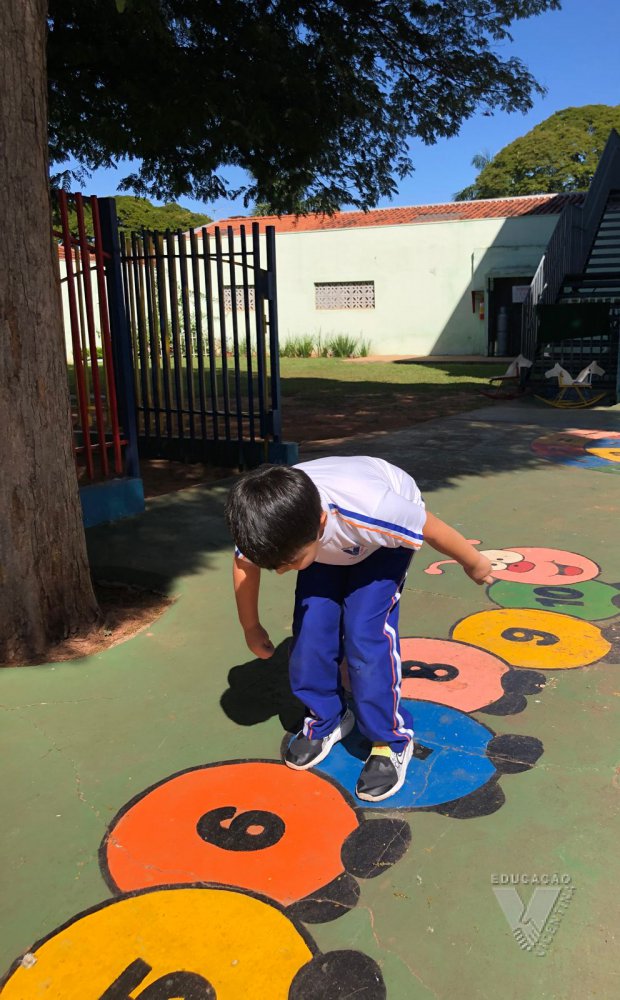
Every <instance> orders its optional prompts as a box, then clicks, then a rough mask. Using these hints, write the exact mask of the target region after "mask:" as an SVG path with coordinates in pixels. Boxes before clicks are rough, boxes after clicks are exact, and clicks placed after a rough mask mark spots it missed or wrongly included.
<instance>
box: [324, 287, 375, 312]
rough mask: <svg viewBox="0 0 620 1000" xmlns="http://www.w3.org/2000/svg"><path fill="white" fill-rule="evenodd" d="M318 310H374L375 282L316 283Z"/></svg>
mask: <svg viewBox="0 0 620 1000" xmlns="http://www.w3.org/2000/svg"><path fill="white" fill-rule="evenodd" d="M314 305H315V308H316V309H374V308H375V283H374V281H316V282H315V283H314Z"/></svg>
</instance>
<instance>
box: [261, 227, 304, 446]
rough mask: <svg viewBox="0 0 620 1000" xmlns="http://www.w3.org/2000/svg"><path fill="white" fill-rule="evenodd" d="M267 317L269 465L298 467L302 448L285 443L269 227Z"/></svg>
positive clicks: (268, 230) (272, 241)
mask: <svg viewBox="0 0 620 1000" xmlns="http://www.w3.org/2000/svg"><path fill="white" fill-rule="evenodd" d="M265 237H266V243H267V272H266V275H267V314H268V316H269V356H270V366H271V433H272V435H273V440H272V441H270V442H269V445H268V458H269V461H270V462H275V463H277V464H280V465H295V463H296V462H298V461H299V446H298V445H297V443H296V442H294V441H283V440H282V409H281V406H282V403H281V400H282V387H281V385H280V340H279V332H278V300H277V285H276V230H275V227H274V226H267V228H266V230H265Z"/></svg>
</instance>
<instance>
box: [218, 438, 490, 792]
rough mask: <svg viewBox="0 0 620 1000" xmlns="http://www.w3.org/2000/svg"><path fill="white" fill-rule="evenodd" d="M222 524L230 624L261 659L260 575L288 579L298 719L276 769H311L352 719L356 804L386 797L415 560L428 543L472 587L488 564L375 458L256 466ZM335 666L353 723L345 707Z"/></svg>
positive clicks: (402, 726) (394, 775)
mask: <svg viewBox="0 0 620 1000" xmlns="http://www.w3.org/2000/svg"><path fill="white" fill-rule="evenodd" d="M226 520H227V523H228V527H229V529H230V532H231V534H232V536H233V539H234V542H235V545H236V553H235V559H234V568H233V581H234V588H235V597H236V601H237V609H238V613H239V621H240V623H241V626H242V628H243V631H244V633H245V640H246V643H247V645H248V647H249V648H250V650H251V651H252V652H253V653H254V655H255V656H258V657H260V658H261V659H267V658H268V657H270V656H271V655H272V654H273V651H274V647H273V645H272V643H271V641H270V639H269V636H268V634H267V632H266V631H265V629H264V628H263V627H262V625H261V623H260V618H259V613H258V592H259V585H260V572H261V569H275V571H276V573H287V572H288V571H289V570H297V572H298V576H297V588H296V592H295V610H294V615H293V641H292V646H291V653H290V661H289V674H290V682H291V688H292V690H293V693H294V694H295V695H296V696H297V697H298V698H299V699H300V701H301V702H303V704H304V705H305V706H306V712H307V714H306V718H305V721H304V727H303V729H302V730H301V732H299V733H298V734H297V736H295V738H294V739H293V740H291V743H290V744H289V747H288V750H287V752H286V756H285V763H286V764H287V765H288V766H289V767H292V768H296V769H297V770H300V771H303V770H306V768H309V767H313V766H314V765H315V764H318V763H319V761H321V760H323V759H324V758H325V757H326V756H327V754H328V753H329V751H330V750H331V748H332V746H333V745H334V744H335V743H337V742H338V740H341V739H343V738H344V737H345V736H347V735H348V733H349V732H350V731H351V729H352V728H353V725H354V724H355V720H356V719H357V724H358V726H359V729H360V731H361V732H362V734H363V735H364V736H365V737H366V738H367V739H368V740H369V741H370V743H371V744H372V747H371V751H370V755H369V757H368V759H367V761H366V763H365V764H364V767H363V769H362V772H361V774H360V777H359V780H358V782H357V786H356V789H355V791H356V795H357V796H358V797H359V798H360V799H364V800H366V801H369V802H378V801H381V800H382V799H387V798H388V797H389V796H390V795H394V794H395V793H396V792H397V791H398V790H399V789H400V788H401V787H402V785H403V782H404V780H405V775H406V772H407V766H408V764H409V761H410V760H411V756H412V753H413V721H412V718H411V716H410V714H409V712H408V711H407V710H406V708H404V707H403V706H402V705H401V702H400V684H401V664H400V655H399V639H398V608H399V601H400V595H401V592H402V589H403V585H404V583H405V577H406V575H407V570H408V568H409V563H410V562H411V558H412V556H413V553H414V552H416V551H417V549H419V548H420V546H421V545H422V542H423V541H425V542H428V544H429V545H431V546H432V548H434V549H437V551H438V552H441V553H443V554H444V555H446V556H448V557H450V558H451V559H455V560H456V561H457V562H459V563H460V564H461V566H462V567H463V569H464V570H465V572H466V573H467V575H468V576H469V577H471V579H472V580H474V582H475V583H478V584H483V583H491V582H492V576H491V563H490V562H489V560H488V559H487V558H486V557H485V556H483V555H482V554H481V553H480V552H477V551H476V550H475V549H474V548H473V547H472V546H471V545H470V544H469V542H467V541H466V540H465V539H464V538H463V536H462V535H460V534H459V532H458V531H455V530H454V528H451V527H450V526H449V525H447V524H445V523H444V522H443V521H440V520H439V518H437V517H435V516H434V515H433V514H431V513H429V512H428V511H427V510H426V509H425V507H424V502H423V500H422V497H421V495H420V491H419V489H418V487H417V486H416V484H415V482H414V480H413V479H412V478H411V476H409V475H407V473H406V472H403V470H402V469H399V468H397V467H396V466H394V465H390V464H389V463H388V462H385V461H383V460H382V459H379V458H366V457H355V458H320V459H317V460H316V461H314V462H304V463H302V464H301V465H297V466H294V467H293V468H289V467H286V466H281V465H263V466H261V467H260V468H259V469H255V470H254V471H252V472H249V473H247V474H246V475H244V476H243V477H242V478H241V479H239V480H238V481H237V482H236V483H235V485H234V486H233V488H232V490H231V491H230V495H229V497H228V501H227V504H226ZM343 656H346V659H347V664H348V669H349V678H350V684H351V692H352V696H353V707H354V710H355V716H354V715H353V712H352V711H351V709H348V708H347V706H346V702H345V697H344V692H343V687H342V681H341V676H340V663H341V662H342V659H343Z"/></svg>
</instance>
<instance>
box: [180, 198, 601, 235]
mask: <svg viewBox="0 0 620 1000" xmlns="http://www.w3.org/2000/svg"><path fill="white" fill-rule="evenodd" d="M584 198H585V193H582V192H575V193H571V194H535V195H527V196H524V197H520V198H487V199H484V200H480V201H455V202H447V203H445V204H441V205H412V206H409V207H403V208H375V209H371V211H369V212H336V213H335V215H331V216H330V215H300V216H295V215H282V216H280V217H278V216H277V215H261V216H247V217H246V216H238V215H235V216H232V217H231V218H228V219H221V220H220V221H219V222H212V223H210V224H209V225H208V226H207V227H206V229H207V230H208V231H209V232H212V231H213V229H214V228H215V227H216V226H219V227H220V229H222V228H227V227H228V226H232V227H233V230H234V231H235V232H237V233H238V232H239V226H240V225H245V226H246V230H247V229H249V228H250V227H251V225H252V223H253V222H259V223H260V225H261V227H263V226H274V227H275V229H276V232H278V233H305V232H314V231H317V230H330V229H353V228H355V227H358V226H359V227H360V228H365V227H367V226H401V225H411V224H414V223H423V222H451V221H454V220H462V219H509V218H514V217H516V216H520V215H559V214H560V212H561V211H562V209H563V208H564V207H565V206H566V205H582V204H583V201H584ZM197 232H198V233H199V232H200V229H198V230H197Z"/></svg>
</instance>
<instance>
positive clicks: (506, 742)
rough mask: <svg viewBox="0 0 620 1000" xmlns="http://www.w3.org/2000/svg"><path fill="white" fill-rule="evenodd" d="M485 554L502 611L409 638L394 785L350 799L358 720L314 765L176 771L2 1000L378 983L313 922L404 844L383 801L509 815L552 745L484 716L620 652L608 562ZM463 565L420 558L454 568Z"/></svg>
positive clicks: (107, 840) (455, 812) (354, 892)
mask: <svg viewBox="0 0 620 1000" xmlns="http://www.w3.org/2000/svg"><path fill="white" fill-rule="evenodd" d="M475 544H480V543H479V542H476V543H475ZM486 554H487V555H488V556H489V558H491V560H492V562H493V572H494V577H495V582H494V583H493V584H491V585H490V586H489V587H488V589H487V593H488V597H489V599H490V601H491V602H492V603H493V604H494V605H496V607H495V608H492V609H486V610H484V611H480V612H477V613H475V614H472V615H468V616H467V617H466V618H464V619H462V620H461V621H459V622H457V623H456V624H455V625H454V626H453V628H452V629H451V634H450V638H449V639H438V638H432V637H424V636H414V637H405V638H402V639H401V659H402V668H403V680H402V694H403V698H404V699H405V700H406V702H407V704H408V707H409V708H410V710H411V711H412V714H413V715H414V718H415V722H416V749H415V754H414V758H413V760H412V762H411V765H410V768H409V772H408V776H407V781H406V783H405V785H404V787H403V788H402V789H401V791H400V792H399V793H397V795H396V796H394V797H393V798H391V799H388V800H386V801H384V802H380V803H377V805H376V806H374V807H368V806H367V805H366V804H365V805H364V808H361V807H360V804H359V803H358V802H357V800H356V799H355V797H354V794H353V790H354V786H355V782H356V780H357V776H358V773H359V768H360V762H361V761H362V760H363V759H365V757H366V755H367V752H368V746H367V745H365V744H364V741H363V739H362V737H361V736H360V734H359V733H358V732H357V730H354V731H353V732H352V733H351V734H350V736H349V737H347V738H346V739H345V740H344V741H343V742H342V743H341V744H338V745H337V746H336V747H334V749H333V750H332V752H331V753H330V755H329V757H327V758H326V759H325V760H324V761H323V762H322V763H321V764H320V765H319V766H318V767H317V768H316V769H314V770H312V771H306V772H296V771H291V770H289V769H288V768H286V767H285V766H284V764H283V763H282V762H281V761H278V760H232V761H219V762H214V763H211V764H207V765H203V766H198V767H193V768H190V769H188V770H185V771H182V772H179V773H177V774H173V775H170V776H167V777H165V778H164V779H163V780H162V781H161V782H159V783H157V784H156V785H154V786H152V787H150V788H147V789H146V790H144V791H142V792H140V793H139V794H138V795H137V796H136V797H135V798H134V799H132V800H131V801H130V802H128V803H127V804H126V805H125V806H124V807H123V809H121V811H120V812H119V813H118V815H117V816H116V817H115V818H114V820H113V821H112V823H111V824H110V826H109V829H108V831H107V833H106V835H105V837H104V840H103V843H102V845H101V848H100V865H101V870H102V874H103V876H104V878H105V881H106V884H107V886H108V888H109V890H110V892H111V894H112V895H111V898H110V899H108V900H106V901H105V902H104V903H102V904H99V905H98V906H95V907H93V908H92V909H90V910H87V911H85V912H83V913H80V914H78V915H77V916H75V917H74V918H73V919H72V920H71V921H69V923H67V924H66V925H64V926H63V927H61V928H59V929H57V930H55V931H54V932H52V933H51V934H50V935H49V936H48V937H47V938H45V939H44V940H43V941H40V942H38V943H37V944H36V945H34V946H33V948H32V949H31V951H30V952H29V953H28V954H27V955H25V956H22V957H20V958H19V959H18V960H16V962H15V963H14V964H13V967H12V968H11V969H10V970H9V973H8V974H7V977H6V978H5V980H4V986H3V988H2V990H1V991H0V992H1V994H2V997H3V998H4V1000H18V998H23V997H25V996H28V997H29V998H30V997H32V998H35V997H38V996H43V995H46V996H50V995H53V996H56V997H58V998H61V997H62V1000H83V998H84V997H85V996H86V995H88V997H92V998H93V1000H128V998H129V996H130V995H131V997H132V998H135V1000H170V998H183V1000H207V998H209V1000H211V998H215V997H217V998H218V1000H238V998H239V997H240V996H244V997H248V998H253V997H255V998H257V1000H258V998H260V1000H263V998H264V997H267V996H268V997H269V998H270V1000H276V998H283V1000H284V998H290V1000H310V998H315V997H317V996H321V997H327V996H332V995H333V996H336V995H340V991H341V990H342V989H343V988H344V986H345V985H346V987H347V991H348V993H354V992H356V991H360V992H363V995H364V996H365V997H367V998H369V1000H380V998H384V997H385V996H386V989H385V983H384V981H383V977H382V975H381V971H380V968H379V966H378V965H377V963H376V962H375V961H374V960H372V959H371V958H369V957H368V956H366V955H364V954H362V953H361V952H359V951H355V950H350V949H343V950H341V951H334V952H328V953H321V952H320V951H319V949H318V947H317V945H316V943H315V942H314V941H313V939H312V937H311V935H310V934H309V932H308V930H307V929H306V926H305V925H306V924H312V923H320V922H324V921H328V920H334V919H336V918H337V917H339V916H340V915H341V914H343V913H346V912H348V911H349V910H351V909H352V908H353V907H355V905H356V903H357V901H358V898H359V896H360V884H359V880H360V879H361V880H363V879H368V878H374V877H377V876H379V875H380V874H382V873H383V872H385V871H386V870H387V869H388V868H389V867H390V866H391V865H393V864H395V863H397V862H398V861H399V860H400V859H401V858H402V857H403V855H404V854H405V852H406V851H407V849H408V847H409V844H410V841H411V827H410V824H409V822H407V821H406V820H405V819H398V818H394V817H393V816H390V817H387V816H381V815H380V814H381V811H382V810H387V809H389V810H390V811H391V812H394V810H397V809H400V810H402V811H405V812H411V811H415V810H435V811H436V812H439V813H441V814H443V815H446V816H452V817H459V818H469V817H473V816H483V815H489V814H491V813H493V812H495V811H496V810H497V809H499V808H500V807H501V806H502V804H503V802H504V801H505V795H504V792H503V789H502V788H501V786H500V779H501V778H502V776H503V775H506V774H510V773H515V772H518V771H524V770H527V769H529V768H531V767H533V766H534V765H535V763H536V761H537V760H538V759H539V757H540V756H541V754H542V752H543V746H542V743H541V741H540V740H538V739H535V738H533V737H528V736H521V735H519V734H503V735H500V736H498V735H496V734H495V733H494V732H493V730H492V729H491V728H489V727H488V726H486V725H484V724H483V723H482V722H480V721H478V720H477V719H475V718H473V717H472V715H471V714H470V713H472V712H482V713H485V714H487V715H489V716H493V715H511V714H515V713H518V712H521V711H522V710H523V709H524V708H525V707H526V704H527V696H528V695H532V694H537V693H540V692H541V691H542V690H543V688H544V685H545V681H546V674H545V673H543V671H545V672H546V671H549V670H567V669H573V668H581V667H586V666H588V665H591V664H594V663H599V662H601V661H603V662H604V661H605V660H606V659H609V658H610V654H612V656H614V657H615V658H616V659H617V657H618V648H617V645H616V644H615V640H614V634H613V629H611V628H609V624H610V622H611V620H612V619H617V618H618V616H620V589H619V587H618V585H612V584H607V583H603V582H601V581H599V580H597V579H595V578H596V577H598V576H599V574H600V568H599V567H598V566H597V565H596V563H594V562H592V560H590V559H588V558H586V557H584V556H580V555H578V554H576V553H573V552H567V551H563V550H557V549H551V548H541V547H539V548H532V547H523V546H515V547H514V548H508V549H502V550H492V551H487V552H486ZM449 564H450V561H449V560H441V561H439V562H436V563H433V564H432V565H431V566H429V567H427V569H426V570H425V572H426V573H427V574H429V575H433V576H438V575H442V574H444V573H449V570H448V569H447V567H448V566H449ZM289 738H290V737H288V736H287V737H285V744H286V742H287V741H288V739H289ZM368 815H370V816H371V817H372V818H371V819H369V818H368ZM102 941H105V942H106V947H105V949H102V947H101V942H102ZM85 983H86V984H88V987H87V993H85V992H84V991H85V985H84V984H85Z"/></svg>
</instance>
